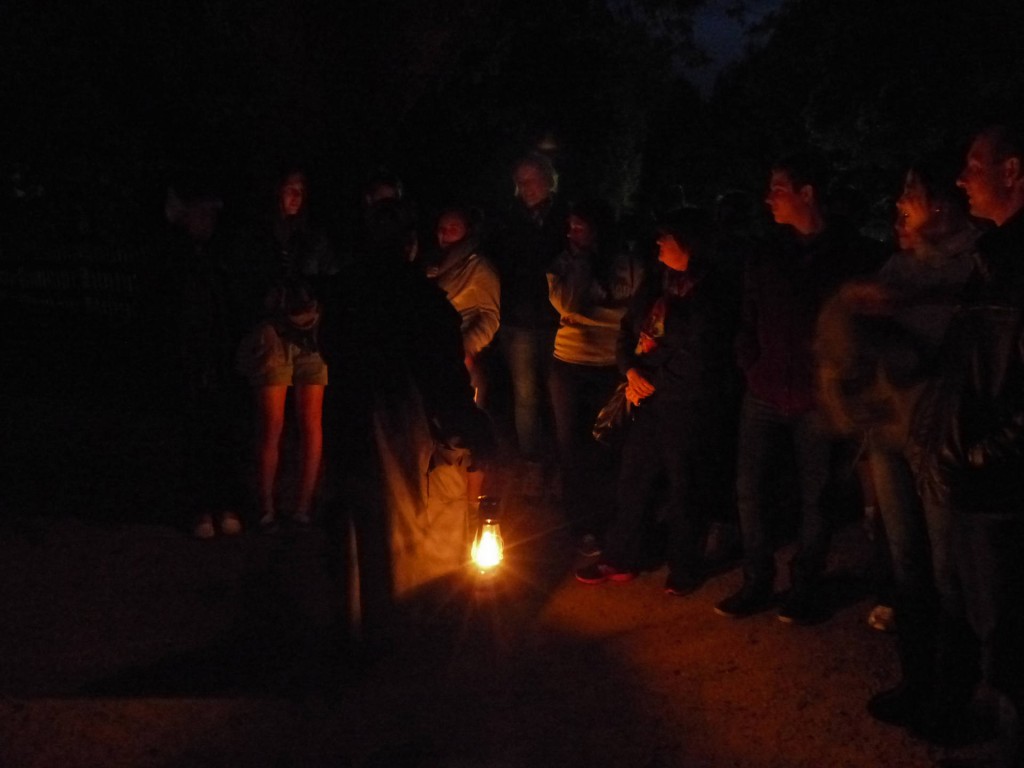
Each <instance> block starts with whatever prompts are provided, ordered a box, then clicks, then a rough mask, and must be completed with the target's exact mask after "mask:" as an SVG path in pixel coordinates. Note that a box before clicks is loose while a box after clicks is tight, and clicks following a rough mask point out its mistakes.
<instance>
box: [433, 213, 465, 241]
mask: <svg viewBox="0 0 1024 768" xmlns="http://www.w3.org/2000/svg"><path fill="white" fill-rule="evenodd" d="M465 237H466V222H464V221H463V220H462V217H461V216H459V215H458V214H455V213H446V214H444V215H443V216H441V218H440V219H438V220H437V244H438V245H440V246H441V247H442V248H447V247H448V246H450V245H454V244H455V243H457V242H459V241H461V240H462V239H464V238H465Z"/></svg>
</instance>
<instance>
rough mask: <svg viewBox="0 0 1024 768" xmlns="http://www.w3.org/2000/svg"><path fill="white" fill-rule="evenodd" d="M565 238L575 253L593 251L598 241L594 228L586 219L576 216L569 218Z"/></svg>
mask: <svg viewBox="0 0 1024 768" xmlns="http://www.w3.org/2000/svg"><path fill="white" fill-rule="evenodd" d="M565 237H566V239H567V240H568V241H569V249H570V250H571V251H572V252H573V253H577V252H579V251H587V250H591V249H593V247H594V241H595V239H596V238H595V237H594V229H593V227H591V226H590V224H589V223H587V221H586V220H585V219H581V218H580V217H579V216H575V215H570V216H569V224H568V228H567V230H566V233H565Z"/></svg>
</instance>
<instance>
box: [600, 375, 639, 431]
mask: <svg viewBox="0 0 1024 768" xmlns="http://www.w3.org/2000/svg"><path fill="white" fill-rule="evenodd" d="M627 386H628V383H627V382H625V381H623V382H621V383H620V384H619V385H618V386H617V387H616V388H615V391H614V392H613V393H612V396H611V397H610V398H608V402H607V403H605V404H604V407H602V408H601V410H600V411H598V412H597V418H596V419H594V427H593V429H592V430H591V434H593V435H594V439H595V440H597V442H599V443H602V444H604V445H609V446H610V445H615V444H616V443H619V442H621V441H622V440H623V439H624V438H625V435H626V427H627V426H628V425H629V422H631V421H632V420H633V404H632V403H631V402H629V400H627V399H626V387H627Z"/></svg>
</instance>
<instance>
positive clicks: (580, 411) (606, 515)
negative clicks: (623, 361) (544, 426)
mask: <svg viewBox="0 0 1024 768" xmlns="http://www.w3.org/2000/svg"><path fill="white" fill-rule="evenodd" d="M619 378H620V375H619V372H618V369H616V368H615V366H594V365H574V364H572V363H566V362H563V361H561V360H557V359H553V360H552V361H551V370H550V373H549V375H548V391H549V392H550V394H551V409H552V411H553V414H554V418H555V439H556V444H557V446H558V464H559V467H560V468H561V470H562V486H563V498H564V503H565V509H566V513H567V515H568V517H569V520H570V522H571V524H572V526H573V527H574V528H575V529H576V532H577V533H594V534H598V535H601V534H603V533H604V530H605V528H606V526H607V525H608V521H609V519H610V518H611V515H612V512H613V509H614V504H613V499H614V487H615V486H614V473H613V452H612V449H611V448H609V447H607V446H604V445H601V444H600V443H598V442H597V441H596V440H595V439H594V436H593V434H592V432H591V430H592V428H593V426H594V418H595V417H596V416H597V413H598V411H600V410H601V408H602V407H604V404H605V403H606V402H608V398H609V397H611V395H612V393H613V392H614V391H615V387H616V386H617V385H618V382H619Z"/></svg>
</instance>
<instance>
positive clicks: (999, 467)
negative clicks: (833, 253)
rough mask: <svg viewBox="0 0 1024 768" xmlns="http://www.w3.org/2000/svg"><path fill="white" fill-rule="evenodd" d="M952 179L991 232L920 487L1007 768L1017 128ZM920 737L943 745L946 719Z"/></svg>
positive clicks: (1020, 219)
mask: <svg viewBox="0 0 1024 768" xmlns="http://www.w3.org/2000/svg"><path fill="white" fill-rule="evenodd" d="M957 184H958V185H959V186H960V187H961V188H962V189H963V190H964V191H965V192H966V193H967V198H968V203H969V205H970V212H971V214H972V215H974V216H976V217H978V218H980V219H987V220H989V221H991V222H993V223H994V224H995V227H994V228H993V229H992V230H990V231H989V232H987V233H985V234H984V235H982V237H981V238H979V240H978V243H977V247H978V254H979V258H978V265H977V268H976V269H975V271H974V273H973V274H972V276H971V278H970V279H969V280H968V284H967V287H966V289H965V292H964V296H963V299H962V302H961V304H960V306H959V308H958V311H957V313H956V315H955V316H954V319H953V322H952V324H951V326H950V329H949V332H948V334H947V337H946V344H945V349H944V357H943V364H942V368H941V376H940V377H939V378H938V379H937V380H936V381H935V383H934V384H933V385H932V386H931V387H930V388H929V389H928V390H927V391H926V392H925V394H924V395H923V396H922V400H921V402H920V404H919V406H918V408H917V411H916V413H915V421H914V429H915V433H916V435H919V436H920V437H919V438H918V439H919V440H922V445H923V450H922V456H921V462H922V467H923V469H924V471H925V474H924V479H923V482H924V483H925V484H927V485H930V486H931V488H932V489H934V491H935V492H937V493H940V494H942V495H943V497H944V498H947V499H948V501H949V504H950V506H951V508H952V510H953V526H954V528H953V537H954V547H955V554H956V563H957V567H958V569H959V573H960V578H961V581H962V584H963V589H964V596H965V602H966V607H967V616H968V620H969V621H970V624H971V627H972V629H973V631H974V633H975V635H976V636H977V639H978V641H979V642H980V645H981V654H982V659H981V661H982V663H981V670H982V677H983V679H984V681H985V682H986V683H987V684H988V686H989V687H991V688H992V689H994V690H995V691H996V692H997V693H998V695H999V697H1000V711H1001V712H1002V713H1003V716H1002V717H1001V718H1000V720H1001V722H1000V725H1001V726H1002V727H1003V728H1004V732H1005V733H1009V734H1011V735H1012V738H1010V739H1009V741H1008V744H1009V745H1010V752H1012V756H1011V755H1007V763H1006V765H1013V766H1018V765H1022V764H1024V762H1022V759H1024V754H1022V752H1021V747H1020V739H1019V735H1017V732H1018V731H1019V727H1020V726H1019V723H1020V716H1021V714H1022V713H1024V653H1022V650H1021V649H1022V648H1024V610H1022V609H1021V606H1022V605H1024V131H1022V130H1021V129H1020V127H1012V126H1009V125H993V126H990V127H988V128H985V129H984V130H982V131H980V132H979V133H978V134H977V135H976V136H975V138H974V140H973V142H972V143H971V146H970V149H969V151H968V153H967V159H966V163H965V166H964V169H963V171H962V172H961V174H960V178H959V179H958V180H957ZM935 725H936V727H934V728H932V729H931V730H930V732H926V733H924V734H923V735H924V736H926V737H928V738H932V739H933V740H943V739H945V738H947V736H948V734H947V733H945V732H944V731H945V730H946V728H945V726H946V725H948V724H942V723H937V724H935Z"/></svg>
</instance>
